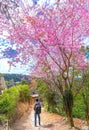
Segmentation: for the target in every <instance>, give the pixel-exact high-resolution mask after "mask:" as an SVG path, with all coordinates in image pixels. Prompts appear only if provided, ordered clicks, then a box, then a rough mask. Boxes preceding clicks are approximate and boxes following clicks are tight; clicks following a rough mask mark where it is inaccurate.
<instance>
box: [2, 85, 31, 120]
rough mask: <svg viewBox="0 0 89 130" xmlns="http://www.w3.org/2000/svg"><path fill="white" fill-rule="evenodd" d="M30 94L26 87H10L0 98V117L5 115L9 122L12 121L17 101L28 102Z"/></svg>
mask: <svg viewBox="0 0 89 130" xmlns="http://www.w3.org/2000/svg"><path fill="white" fill-rule="evenodd" d="M29 100H30V93H29V87H28V85H27V84H26V85H25V84H24V85H22V84H21V85H18V86H14V87H11V88H9V89H7V90H5V91H4V92H3V94H2V95H1V96H0V115H2V114H3V115H5V116H6V118H7V119H9V120H10V121H11V122H12V121H13V119H14V114H15V112H16V106H17V103H18V102H19V101H22V102H29Z"/></svg>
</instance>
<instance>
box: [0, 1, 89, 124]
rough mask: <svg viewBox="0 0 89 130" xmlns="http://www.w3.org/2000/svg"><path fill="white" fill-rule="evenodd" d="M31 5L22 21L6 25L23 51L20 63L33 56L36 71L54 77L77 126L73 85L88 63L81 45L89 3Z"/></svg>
mask: <svg viewBox="0 0 89 130" xmlns="http://www.w3.org/2000/svg"><path fill="white" fill-rule="evenodd" d="M29 8H30V7H29ZM29 8H28V10H26V11H25V13H24V12H21V15H20V17H19V18H20V22H18V23H17V22H14V26H12V27H11V28H9V27H7V30H8V33H9V34H10V35H9V36H8V39H10V40H11V41H13V42H14V44H16V48H17V50H20V51H21V54H20V57H18V58H19V60H17V62H18V61H21V62H22V63H27V62H28V61H29V60H30V57H31V58H33V59H34V60H35V67H34V68H33V72H34V73H35V74H37V75H38V76H41V77H43V78H44V79H46V81H47V78H49V77H50V78H51V79H53V78H54V82H55V83H57V86H59V87H58V89H59V90H60V92H61V94H62V96H63V101H64V108H65V112H66V115H67V118H68V121H69V123H70V125H71V126H74V123H73V118H72V108H73V94H72V88H73V84H74V79H75V72H76V71H78V72H80V73H79V76H81V73H82V71H81V70H84V69H85V67H86V66H87V63H86V60H85V55H84V52H83V51H82V49H81V48H82V47H83V46H84V45H83V41H84V38H85V37H88V36H89V9H88V8H89V2H88V1H87V0H74V1H73V0H65V1H63V2H62V1H61V0H59V1H58V2H57V3H55V4H54V5H53V6H41V7H36V8H34V7H31V8H30V9H29ZM29 11H33V15H32V14H30V13H29ZM15 15H17V14H15ZM12 18H13V19H14V17H13V16H12ZM14 21H15V19H14ZM7 26H8V25H7ZM2 27H3V26H2ZM3 28H4V27H3ZM16 58H17V57H16ZM56 77H57V78H56ZM58 78H59V79H58ZM57 81H58V82H57ZM55 85H56V84H55ZM54 89H55V88H54ZM67 97H68V98H67ZM69 97H70V98H69Z"/></svg>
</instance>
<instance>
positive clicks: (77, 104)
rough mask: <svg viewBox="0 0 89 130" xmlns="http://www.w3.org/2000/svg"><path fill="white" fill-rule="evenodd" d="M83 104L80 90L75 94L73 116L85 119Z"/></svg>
mask: <svg viewBox="0 0 89 130" xmlns="http://www.w3.org/2000/svg"><path fill="white" fill-rule="evenodd" d="M84 109H85V105H84V102H83V97H82V90H81V91H80V93H78V94H77V96H76V97H75V100H74V107H73V117H77V118H81V119H85V111H84Z"/></svg>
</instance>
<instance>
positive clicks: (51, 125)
mask: <svg viewBox="0 0 89 130" xmlns="http://www.w3.org/2000/svg"><path fill="white" fill-rule="evenodd" d="M41 126H42V127H43V128H50V127H53V124H47V125H41Z"/></svg>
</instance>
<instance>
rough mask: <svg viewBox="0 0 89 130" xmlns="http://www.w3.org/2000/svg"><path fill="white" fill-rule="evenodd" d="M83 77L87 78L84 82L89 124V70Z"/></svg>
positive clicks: (86, 115)
mask: <svg viewBox="0 0 89 130" xmlns="http://www.w3.org/2000/svg"><path fill="white" fill-rule="evenodd" d="M83 78H85V82H84V83H83V85H84V88H83V92H82V95H83V102H84V105H85V117H86V121H87V124H88V125H89V70H88V71H87V72H86V73H85V74H84V76H83Z"/></svg>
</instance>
